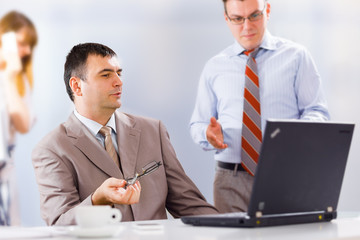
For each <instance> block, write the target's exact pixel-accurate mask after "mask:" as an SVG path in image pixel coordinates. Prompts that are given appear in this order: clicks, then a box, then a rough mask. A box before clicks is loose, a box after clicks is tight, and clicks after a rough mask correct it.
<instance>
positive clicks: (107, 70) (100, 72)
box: [98, 68, 122, 74]
mask: <svg viewBox="0 0 360 240" xmlns="http://www.w3.org/2000/svg"><path fill="white" fill-rule="evenodd" d="M105 72H117V73H118V72H122V68H119V69H117V70H116V71H114V69H111V68H104V69H102V70H101V71H99V72H98V74H102V73H105Z"/></svg>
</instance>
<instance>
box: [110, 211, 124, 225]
mask: <svg viewBox="0 0 360 240" xmlns="http://www.w3.org/2000/svg"><path fill="white" fill-rule="evenodd" d="M110 214H111V219H110V221H109V222H110V223H118V222H120V221H121V212H120V210H119V209H117V208H112V209H111V211H110Z"/></svg>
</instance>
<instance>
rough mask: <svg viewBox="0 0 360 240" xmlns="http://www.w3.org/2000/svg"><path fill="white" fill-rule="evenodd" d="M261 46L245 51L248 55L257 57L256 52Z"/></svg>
mask: <svg viewBox="0 0 360 240" xmlns="http://www.w3.org/2000/svg"><path fill="white" fill-rule="evenodd" d="M259 49H260V48H255V49H251V50H246V51H244V52H243V53H244V54H245V55H246V56H250V57H251V58H255V56H256V54H257V53H258V52H259Z"/></svg>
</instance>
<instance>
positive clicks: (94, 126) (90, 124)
mask: <svg viewBox="0 0 360 240" xmlns="http://www.w3.org/2000/svg"><path fill="white" fill-rule="evenodd" d="M74 114H75V116H76V117H77V118H78V119H79V120H80V122H82V123H83V124H84V125H85V126H86V127H87V128H88V129H89V130H90V132H91V133H92V134H93V135H94V136H96V134H98V132H99V130H100V129H101V128H102V127H103V126H102V125H101V124H100V123H97V122H95V121H93V120H91V119H89V118H86V117H84V116H82V115H81V114H80V113H79V112H78V111H77V110H76V108H74ZM105 126H108V127H111V128H112V130H114V132H115V133H116V123H115V114H112V115H111V117H110V119H109V121H108V122H107V123H106V125H105Z"/></svg>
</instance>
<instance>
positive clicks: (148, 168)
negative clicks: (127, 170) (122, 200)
mask: <svg viewBox="0 0 360 240" xmlns="http://www.w3.org/2000/svg"><path fill="white" fill-rule="evenodd" d="M161 165H162V164H161V162H156V161H152V162H150V163H148V164H146V165H145V166H144V167H143V168H142V172H141V173H135V176H134V177H131V178H127V179H125V181H126V184H125V188H126V187H127V186H130V185H133V184H135V182H136V180H138V179H139V178H141V177H143V176H146V175H148V174H150V173H152V172H155V171H156V170H157V169H158V168H159V167H160V166H161Z"/></svg>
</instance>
